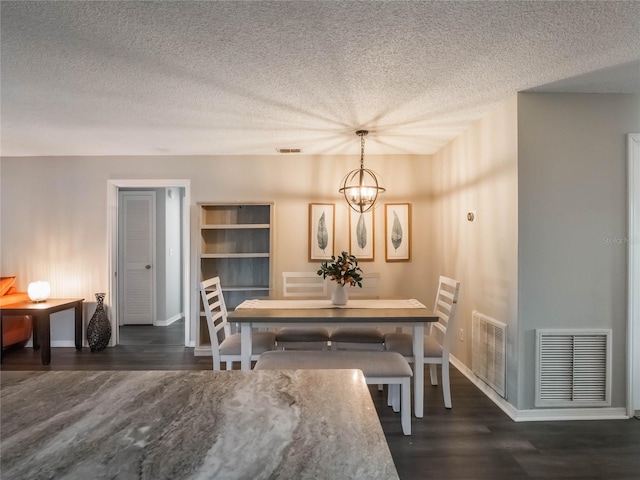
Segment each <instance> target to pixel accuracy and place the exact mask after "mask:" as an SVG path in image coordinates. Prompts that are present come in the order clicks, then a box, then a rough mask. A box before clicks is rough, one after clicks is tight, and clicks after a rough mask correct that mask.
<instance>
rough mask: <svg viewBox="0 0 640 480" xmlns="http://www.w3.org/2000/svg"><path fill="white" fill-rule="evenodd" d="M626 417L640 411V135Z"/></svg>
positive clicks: (631, 188)
mask: <svg viewBox="0 0 640 480" xmlns="http://www.w3.org/2000/svg"><path fill="white" fill-rule="evenodd" d="M627 146H628V147H627V155H628V165H627V167H628V196H629V198H628V201H629V206H628V209H627V210H628V221H629V224H628V229H629V231H628V237H627V247H628V259H627V263H628V276H629V277H628V286H627V291H628V294H627V297H628V298H627V301H628V308H627V342H628V343H627V413H628V415H629V417H633V416H634V415H635V411H637V410H640V222H639V221H638V219H639V218H640V212H638V210H637V209H636V205H640V133H630V134H628V143H627Z"/></svg>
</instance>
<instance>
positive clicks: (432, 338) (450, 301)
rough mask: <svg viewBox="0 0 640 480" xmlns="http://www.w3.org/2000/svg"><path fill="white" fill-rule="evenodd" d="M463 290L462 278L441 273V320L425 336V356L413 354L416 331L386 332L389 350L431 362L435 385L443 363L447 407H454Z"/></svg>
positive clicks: (436, 310) (438, 305)
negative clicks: (453, 370)
mask: <svg viewBox="0 0 640 480" xmlns="http://www.w3.org/2000/svg"><path fill="white" fill-rule="evenodd" d="M459 293H460V282H459V281H458V280H454V279H452V278H448V277H444V276H441V277H440V280H439V282H438V291H437V293H436V300H435V306H434V309H433V310H434V313H436V314H437V315H438V321H437V322H433V323H430V324H429V327H428V332H427V334H426V335H425V336H424V357H423V358H422V359H416V358H414V356H413V336H412V335H410V334H406V333H397V332H393V333H387V334H385V336H384V340H385V348H386V350H389V351H393V352H398V353H400V354H401V355H402V356H403V357H405V358H406V359H407V361H408V362H409V363H414V362H417V361H422V362H423V363H424V364H425V365H426V364H428V365H429V374H430V377H431V385H437V384H438V369H437V365H441V369H442V395H443V397H444V406H445V408H451V385H450V381H449V354H450V352H451V341H452V337H453V332H454V328H453V322H454V320H455V314H456V308H457V306H458V294H459Z"/></svg>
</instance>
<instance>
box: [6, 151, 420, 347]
mask: <svg viewBox="0 0 640 480" xmlns="http://www.w3.org/2000/svg"><path fill="white" fill-rule="evenodd" d="M358 160H359V158H358V155H357V153H356V154H354V155H353V156H348V157H336V156H334V157H331V156H322V157H319V156H318V157H311V156H300V155H292V156H287V157H284V156H269V157H86V158H83V157H69V158H65V157H48V158H3V159H2V160H1V167H0V168H1V173H2V177H1V184H0V192H1V205H0V208H1V212H0V215H1V217H0V220H1V245H2V251H1V256H0V262H1V268H0V274H2V275H17V276H18V286H19V287H20V288H21V289H26V286H27V284H28V283H29V282H30V281H33V280H36V279H47V280H49V281H50V283H51V289H52V294H53V295H54V296H58V297H77V296H81V297H84V298H85V299H86V300H87V301H93V299H94V293H95V292H100V291H107V286H108V285H107V282H108V265H107V258H108V252H107V224H106V218H107V180H108V179H159V178H160V179H162V178H166V179H190V180H191V202H192V204H193V205H195V203H197V202H234V201H237V202H251V201H267V202H274V203H275V241H274V247H275V248H274V250H275V251H274V267H275V268H274V286H275V287H276V294H279V293H280V292H281V285H280V283H281V280H280V279H281V275H280V272H282V271H284V270H311V271H314V270H316V269H317V266H318V262H311V263H310V262H309V261H308V245H307V242H308V225H307V216H308V204H309V202H331V203H335V204H336V245H335V246H336V250H337V252H339V251H340V250H341V249H348V210H347V208H346V207H345V206H344V204H343V200H342V199H341V198H340V196H339V194H338V192H337V189H338V186H339V183H340V180H341V179H342V177H343V176H344V174H345V173H346V172H347V171H348V170H351V169H353V168H356V167H357V166H358V163H359V162H358ZM424 161H425V157H416V156H413V157H412V156H385V157H376V156H371V157H369V156H366V157H365V162H366V166H367V167H369V168H372V169H374V170H375V171H377V172H378V173H379V174H380V176H381V177H382V179H383V181H384V185H385V186H386V188H387V191H388V193H387V194H386V195H385V197H384V199H383V200H382V201H383V202H385V201H387V202H400V201H402V202H404V201H410V202H411V201H412V198H413V196H414V193H415V192H416V191H417V189H418V188H422V187H421V185H420V179H419V178H418V177H417V175H416V172H417V171H418V169H419V168H420V167H419V165H420V164H421V163H423V162H424ZM195 208H196V207H195V206H194V207H192V209H193V210H194V211H195ZM413 211H414V231H413V235H414V238H415V239H416V241H415V243H414V249H413V261H412V262H408V263H386V262H385V258H384V235H383V229H384V217H383V209H382V208H379V209H377V211H376V212H375V219H376V236H375V261H374V262H366V263H363V265H362V267H363V269H364V270H365V271H369V272H380V273H381V274H382V285H381V287H382V288H383V290H384V294H385V295H403V296H404V295H408V296H413V297H415V298H418V299H420V300H422V301H426V300H427V296H426V294H427V293H428V297H429V301H430V302H431V299H430V296H431V293H430V292H427V291H425V289H424V282H425V278H427V277H428V274H429V272H427V271H426V269H425V268H424V265H425V264H426V263H427V262H428V253H427V251H426V249H425V250H423V248H424V245H426V240H422V239H425V238H427V233H428V232H429V230H430V225H429V223H428V216H426V215H424V212H423V208H422V207H421V205H416V206H415V207H414V209H413ZM196 229H197V224H194V225H192V234H194V235H195V233H196ZM192 287H193V286H192ZM109 301H110V299H106V302H107V303H108V302H109ZM92 312H93V306H92V305H87V307H86V309H85V319H88V318H89V317H90V314H91V313H92ZM59 315H61V316H62V317H64V318H61V319H59V320H57V321H55V322H54V323H55V327H54V331H53V337H52V339H53V340H54V341H67V342H68V343H70V344H71V341H72V340H73V320H72V318H70V316H69V315H67V316H65V315H64V314H59Z"/></svg>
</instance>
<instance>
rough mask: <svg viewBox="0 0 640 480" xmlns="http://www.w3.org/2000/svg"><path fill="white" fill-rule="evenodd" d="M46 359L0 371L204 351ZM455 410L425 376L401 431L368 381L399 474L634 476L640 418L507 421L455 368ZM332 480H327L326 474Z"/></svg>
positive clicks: (593, 479)
mask: <svg viewBox="0 0 640 480" xmlns="http://www.w3.org/2000/svg"><path fill="white" fill-rule="evenodd" d="M51 357H52V358H51V364H50V365H48V366H44V365H42V364H41V363H40V355H39V352H34V351H33V350H32V349H30V348H23V349H20V350H16V351H10V352H5V354H3V363H2V370H199V369H210V368H211V358H210V357H194V356H193V349H190V348H184V347H181V346H162V345H154V344H145V345H120V346H117V347H113V348H108V349H106V350H103V351H101V352H94V353H91V352H90V351H89V349H88V348H84V349H83V350H82V351H81V352H77V351H76V350H75V349H73V348H55V349H53V351H52V355H51ZM451 382H452V385H451V386H452V398H453V408H452V409H451V410H446V409H445V408H444V404H443V400H442V391H441V389H440V387H431V386H430V385H429V384H428V382H427V388H426V391H425V416H424V418H422V419H416V418H414V419H413V420H412V429H413V435H411V436H410V437H405V436H404V435H402V432H401V429H400V422H399V420H398V415H397V414H394V413H393V412H392V411H391V409H390V408H389V407H387V406H386V402H385V396H384V394H383V393H381V392H378V391H377V389H376V388H375V387H371V394H372V397H373V400H374V403H375V405H376V409H377V410H378V414H379V416H380V421H381V423H382V427H383V429H384V432H385V435H386V437H387V441H388V444H389V448H390V449H391V453H392V455H393V458H394V460H395V463H396V467H397V469H398V473H399V475H400V478H401V479H403V480H409V479H427V478H428V479H437V480H446V479H479V480H483V479H499V480H523V479H550V480H561V479H573V480H577V479H580V480H603V479H609V480H614V479H615V480H632V479H633V480H638V479H639V478H640V420H636V419H631V420H614V421H573V422H523V423H516V422H513V421H512V420H511V419H510V418H509V417H507V416H506V415H505V414H504V413H502V411H501V410H500V409H499V408H498V407H496V406H495V405H494V404H493V402H491V401H490V400H489V399H488V398H487V397H485V396H484V395H483V394H482V393H481V392H480V391H479V390H478V389H477V388H476V387H475V386H474V385H473V384H471V383H470V382H469V381H468V380H467V379H466V378H465V377H464V376H463V375H462V374H460V373H459V372H458V371H457V370H455V369H453V370H452V378H451ZM332 480H333V479H332Z"/></svg>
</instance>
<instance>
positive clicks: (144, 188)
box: [108, 180, 194, 347]
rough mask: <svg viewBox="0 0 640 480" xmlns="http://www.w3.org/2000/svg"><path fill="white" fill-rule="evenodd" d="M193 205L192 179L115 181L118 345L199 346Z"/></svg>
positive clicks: (112, 232)
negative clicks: (193, 282) (192, 288)
mask: <svg viewBox="0 0 640 480" xmlns="http://www.w3.org/2000/svg"><path fill="white" fill-rule="evenodd" d="M151 198H153V199H154V200H153V202H151V200H150V199H151ZM190 203H191V202H190V181H189V180H109V182H108V208H109V212H108V216H109V221H108V239H109V253H110V258H109V271H110V281H109V289H110V291H109V292H108V298H110V299H111V305H110V307H111V322H112V331H113V332H114V335H112V337H111V338H112V339H111V345H112V346H113V345H182V346H187V347H189V346H193V344H194V342H193V341H192V340H191V332H192V325H191V321H190V320H189V319H190V318H191V315H190V312H191V295H190V278H191V262H190V255H189V251H190V239H189V238H190V237H189V232H190Z"/></svg>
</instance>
